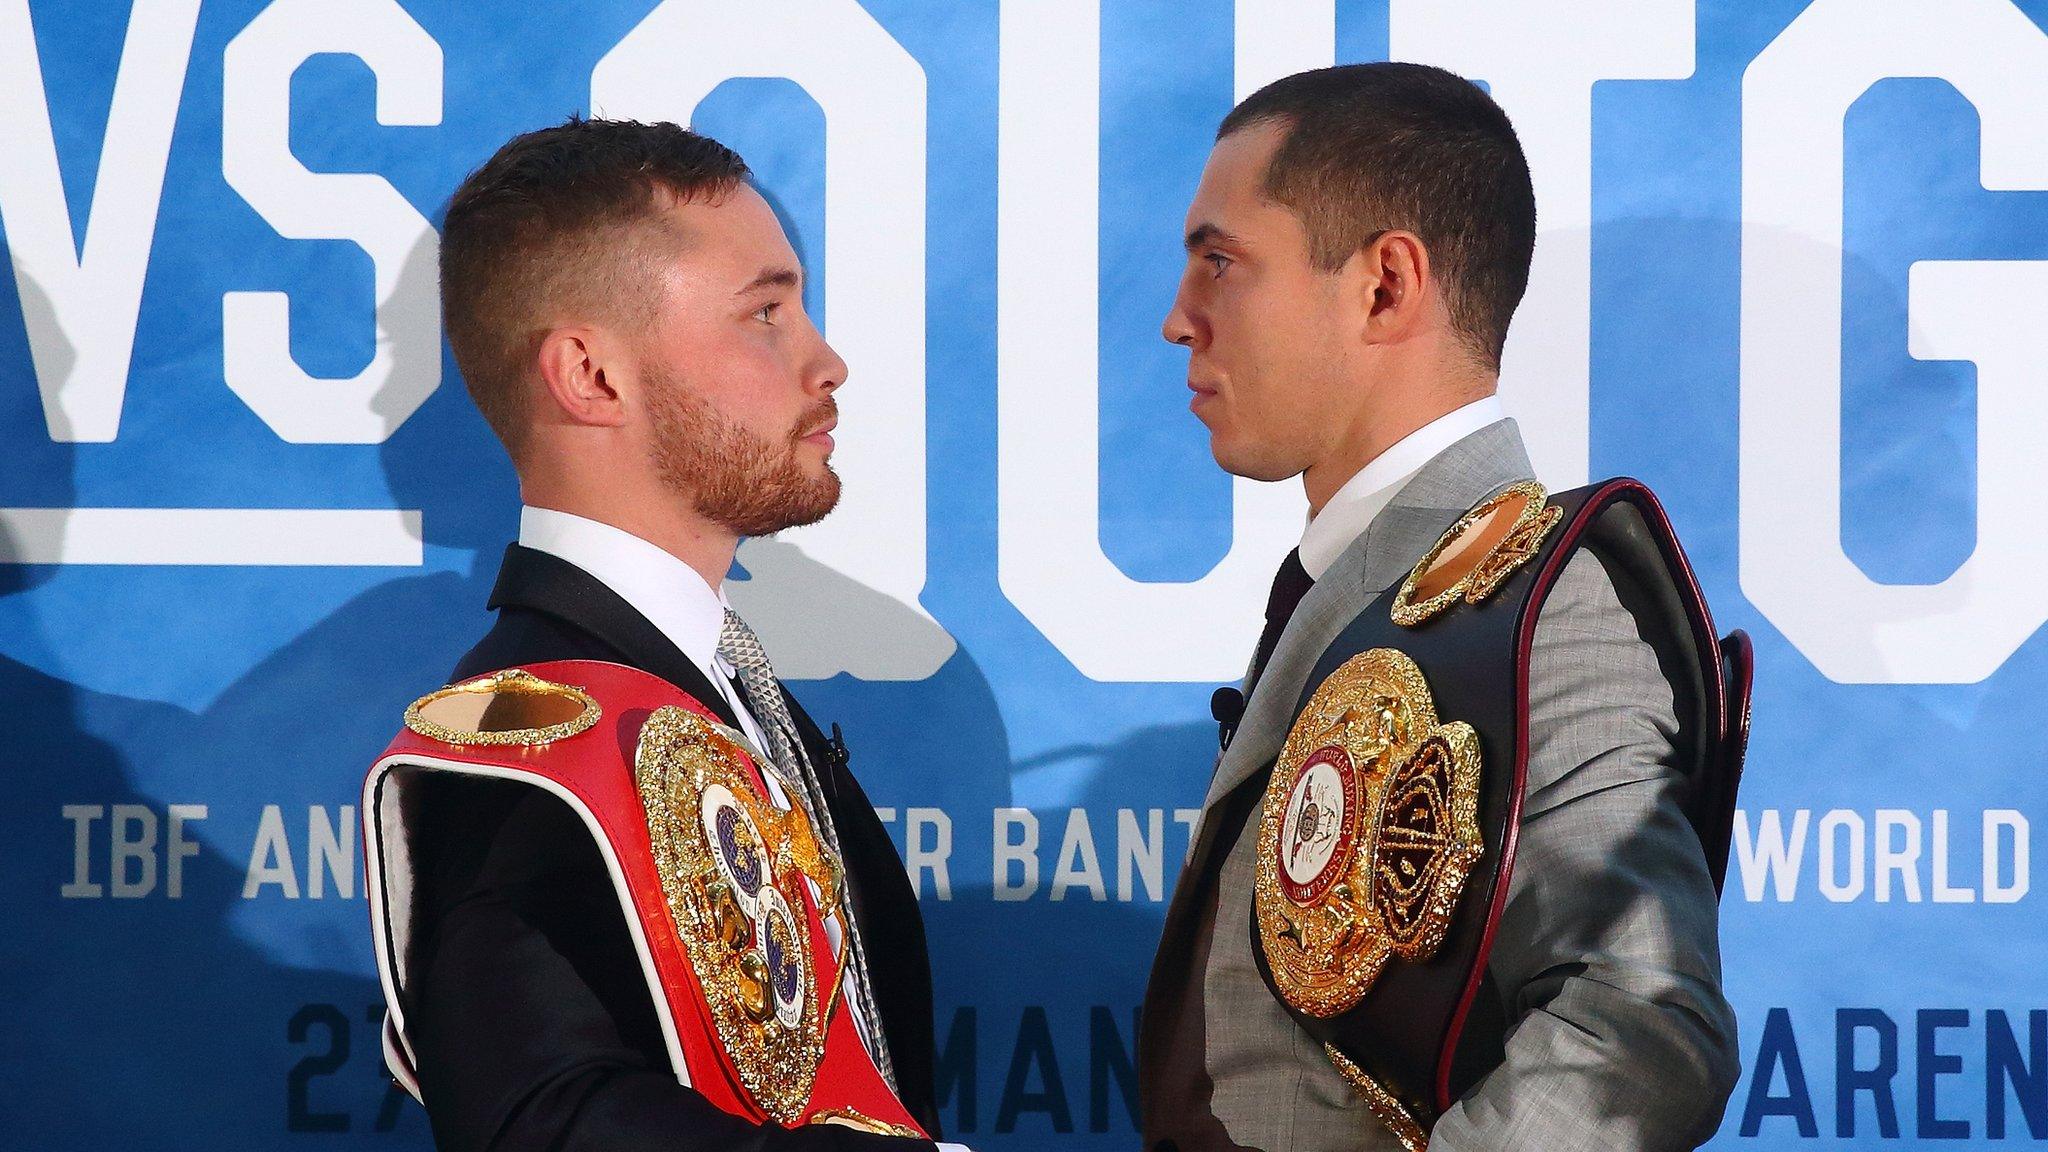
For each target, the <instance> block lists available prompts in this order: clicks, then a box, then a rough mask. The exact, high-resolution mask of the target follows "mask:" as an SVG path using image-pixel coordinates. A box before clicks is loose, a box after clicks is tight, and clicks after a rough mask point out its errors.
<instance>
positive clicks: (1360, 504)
mask: <svg viewBox="0 0 2048 1152" xmlns="http://www.w3.org/2000/svg"><path fill="white" fill-rule="evenodd" d="M1506 417H1507V411H1506V410H1505V409H1503V408H1502V407H1501V403H1500V397H1498V396H1484V397H1481V398H1480V399H1477V400H1474V401H1472V402H1471V403H1470V404H1467V405H1465V406H1464V407H1462V408H1453V409H1452V410H1450V411H1449V412H1446V413H1444V414H1443V415H1441V416H1439V417H1437V418H1436V419H1434V420H1432V421H1430V422H1429V423H1427V424H1424V425H1423V426H1422V427H1420V428H1417V429H1416V430H1415V431H1413V432H1410V433H1409V434H1408V435H1406V436H1403V437H1401V438H1400V439H1399V440H1396V441H1394V443H1393V444H1391V445H1389V446H1388V447H1387V450H1386V451H1384V452H1382V453H1380V454H1379V455H1378V456H1375V457H1373V458H1372V461H1371V462H1370V463H1368V464H1366V466H1365V467H1363V468H1360V469H1359V470H1358V471H1357V472H1356V473H1354V474H1353V475H1352V477H1351V479H1349V480H1346V481H1345V482H1344V486H1343V487H1341V488H1339V489H1337V493H1336V495H1334V496H1331V497H1330V501H1329V503H1327V504H1324V505H1323V510H1322V511H1321V512H1318V513H1316V514H1315V515H1314V516H1312V517H1310V518H1309V522H1308V527H1306V528H1304V529H1303V530H1302V533H1301V547H1300V551H1301V566H1302V567H1303V568H1304V569H1306V570H1307V571H1308V574H1309V577H1310V578H1311V579H1314V580H1320V579H1322V578H1323V573H1325V572H1328V571H1329V570H1330V565H1332V564H1334V563H1336V562H1337V557H1339V556H1341V555H1343V554H1344V550H1345V549H1346V548H1349V547H1351V542H1352V541H1353V540H1356V539H1358V537H1359V534H1360V533H1362V532H1364V531H1365V530H1366V527H1367V526H1368V525H1370V524H1371V523H1372V521H1373V518H1374V517H1375V516H1378V515H1379V514H1380V511H1381V510H1382V509H1384V508H1385V507H1386V506H1387V505H1388V504H1389V503H1391V502H1392V501H1393V499H1394V497H1395V496H1396V495H1398V494H1399V493H1400V491H1401V489H1402V488H1403V487H1405V486H1406V485H1407V483H1408V481H1409V479H1410V478H1412V477H1413V476H1414V475H1415V474H1416V473H1417V472H1419V471H1421V470H1422V466H1423V465H1424V464H1427V463H1429V462H1430V461H1431V460H1434V459H1435V458H1436V457H1437V455H1438V454H1440V453H1441V452H1443V450H1444V449H1446V448H1449V447H1450V446H1451V445H1453V444H1456V443H1457V442H1458V441H1460V440H1463V439H1464V438H1465V437H1467V436H1470V435H1471V434H1472V433H1474V432H1477V431H1479V430H1480V429H1481V428H1484V427H1486V426H1487V425H1488V424H1492V423H1494V422H1495V421H1498V420H1503V419H1505V418H1506Z"/></svg>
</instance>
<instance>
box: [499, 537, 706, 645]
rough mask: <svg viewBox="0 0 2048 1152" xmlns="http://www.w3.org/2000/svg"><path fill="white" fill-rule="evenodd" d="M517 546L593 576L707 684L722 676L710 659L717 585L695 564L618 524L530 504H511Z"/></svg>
mask: <svg viewBox="0 0 2048 1152" xmlns="http://www.w3.org/2000/svg"><path fill="white" fill-rule="evenodd" d="M519 544H520V546H521V547H523V548H532V549H534V550H535V551H537V552H546V553H548V554H549V555H551V556H555V557H558V558H560V559H563V560H567V561H568V562H569V563H571V564H574V565H576V566H577V567H578V568H581V569H583V570H584V571H585V572H588V573H590V574H591V575H592V576H594V577H596V578H597V580H598V582H599V583H601V584H603V585H604V586H605V587H607V588H609V589H611V590H612V591H613V592H616V593H618V595H619V598H620V599H622V600H624V601H625V602H626V603H628V604H630V605H632V606H633V609H634V611H636V612H638V613H640V614H641V615H642V616H645V617H647V620H648V622H649V623H651V624H653V625H654V626H655V627H656V628H658V629H660V630H661V633H662V635H664V636H666V637H668V639H669V642H670V643H672V644H674V645H675V646H676V647H677V648H679V649H681V650H682V653H683V655H685V656H687V657H689V658H690V662H691V663H692V664H695V665H696V666H697V667H698V669H699V670H701V671H702V672H703V673H704V675H705V676H707V677H709V678H710V680H711V682H712V684H714V685H716V684H717V683H719V680H720V679H721V678H722V677H723V676H724V675H725V674H726V672H725V669H724V668H722V667H721V665H722V664H723V661H720V660H719V659H718V636H719V633H720V632H721V631H723V630H724V628H725V610H726V607H727V602H726V599H725V590H724V589H723V588H722V587H719V588H714V587H712V586H711V585H710V584H708V583H706V582H705V580H704V577H703V576H702V575H701V574H699V573H698V571H697V570H696V569H695V568H692V567H690V566H689V565H688V564H685V563H683V562H682V561H681V560H678V559H676V558H675V557H674V556H672V555H670V554H669V553H667V552H665V551H663V550H662V549H661V548H659V547H657V546H655V545H653V544H650V543H649V542H647V541H645V540H642V539H641V538H640V537H638V536H635V535H633V534H632V533H631V532H628V531H626V530H624V529H622V528H614V527H612V526H611V525H610V524H606V523H603V522H602V521H598V520H592V519H589V518H588V517H584V516H577V515H575V514H573V513H569V512H557V511H555V510H554V509H552V508H536V507H534V506H532V505H530V504H529V505H526V506H524V507H522V508H520V509H519Z"/></svg>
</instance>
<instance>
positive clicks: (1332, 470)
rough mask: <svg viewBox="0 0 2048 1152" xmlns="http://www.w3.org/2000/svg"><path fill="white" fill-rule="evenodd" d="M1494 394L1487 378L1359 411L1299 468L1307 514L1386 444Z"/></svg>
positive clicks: (1389, 445) (1326, 500) (1316, 509)
mask: <svg viewBox="0 0 2048 1152" xmlns="http://www.w3.org/2000/svg"><path fill="white" fill-rule="evenodd" d="M1493 393H1494V382H1493V381H1492V380H1491V379H1489V380H1487V381H1485V382H1484V383H1483V384H1481V385H1477V386H1472V387H1461V388H1456V389H1444V388H1437V389H1431V390H1429V391H1428V392H1427V393H1424V394H1423V395H1421V396H1417V397H1416V398H1415V400H1414V401H1412V402H1410V403H1407V404H1403V405H1400V406H1398V407H1393V406H1388V407H1386V408H1384V409H1383V408H1381V407H1380V406H1374V407H1373V408H1371V409H1369V410H1367V411H1366V412H1364V413H1362V414H1361V416H1360V419H1359V420H1358V421H1357V422H1356V423H1355V424H1354V425H1353V426H1352V429H1351V431H1350V434H1349V435H1347V436H1346V437H1344V439H1343V440H1342V441H1340V442H1339V443H1338V444H1337V446H1336V448H1335V449H1334V450H1333V451H1332V452H1331V453H1330V454H1329V455H1328V456H1325V457H1324V458H1323V459H1321V460H1318V461H1316V462H1315V463H1314V464H1311V465H1309V466H1308V468H1306V469H1305V470H1303V472H1302V474H1301V487H1302V491H1303V493H1304V494H1305V495H1306V496H1307V497H1308V513H1309V516H1310V517H1311V518H1313V517H1314V516H1315V515H1316V514H1317V513H1320V512H1321V511H1322V510H1323V506H1324V505H1326V504H1328V503H1329V502H1330V497H1332V496H1335V495H1336V494H1337V490H1338V489H1339V488H1342V487H1343V486H1344V484H1345V482H1346V481H1348V480H1350V479H1351V478H1352V477H1353V476H1356V475H1358V473H1359V472H1361V471H1362V470H1364V469H1365V467H1366V466H1367V465H1369V464H1371V463H1372V462H1373V461H1375V460H1377V459H1379V458H1380V456H1381V455H1383V454H1384V453H1385V452H1386V451H1387V449H1389V448H1392V447H1393V446H1394V445H1396V444H1398V443H1400V442H1401V441H1403V440H1405V439H1407V438H1408V437H1409V436H1412V435H1414V434H1415V433H1416V432H1417V431H1419V430H1421V429H1422V428H1425V427H1427V426H1429V425H1430V424H1432V423H1434V422H1435V421H1437V420H1440V419H1442V418H1443V417H1444V416H1447V415H1449V414H1450V413H1452V412H1455V411H1457V410H1458V409H1460V408H1463V407H1464V406H1465V405H1467V404H1470V403H1472V402H1473V401H1475V400H1479V399H1481V398H1483V397H1486V396H1490V395H1492V394H1493Z"/></svg>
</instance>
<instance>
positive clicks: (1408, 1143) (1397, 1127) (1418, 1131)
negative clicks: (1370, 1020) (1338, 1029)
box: [1323, 1044, 1429, 1152]
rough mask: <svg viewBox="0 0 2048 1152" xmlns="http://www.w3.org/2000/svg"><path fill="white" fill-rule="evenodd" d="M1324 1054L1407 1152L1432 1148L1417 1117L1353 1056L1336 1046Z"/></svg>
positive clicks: (1324, 1046) (1328, 1045)
mask: <svg viewBox="0 0 2048 1152" xmlns="http://www.w3.org/2000/svg"><path fill="white" fill-rule="evenodd" d="M1323 1051H1324V1052H1326V1053H1328V1054H1329V1056H1330V1063H1332V1064H1335V1065H1336V1066H1337V1071H1338V1072H1339V1073H1340V1074H1342V1075H1343V1077H1344V1079H1345V1080H1347V1081H1349V1082H1350V1084H1351V1087H1352V1088H1353V1089H1355V1090H1356V1091H1357V1092H1358V1094H1359V1095H1360V1096H1361V1097H1363V1098H1364V1099H1365V1106H1366V1108H1367V1109H1369V1110H1370V1111H1371V1112H1372V1114H1373V1115H1374V1116H1377V1117H1379V1121H1380V1123H1382V1124H1385V1125H1386V1126H1387V1129H1388V1130H1389V1131H1391V1132H1392V1133H1393V1134H1394V1139H1396V1140H1399V1141H1400V1142H1401V1147H1402V1149H1403V1150H1404V1152H1424V1149H1426V1148H1428V1147H1429V1132H1428V1131H1427V1130H1426V1129H1424V1128H1423V1126H1422V1125H1421V1124H1420V1123H1419V1122H1418V1121H1417V1120H1416V1119H1415V1114H1414V1113H1413V1112H1410V1111H1409V1110H1408V1107H1407V1106H1406V1105H1404V1104H1402V1103H1401V1101H1400V1100H1398V1099H1396V1098H1395V1097H1394V1094H1393V1093H1392V1092H1389V1091H1387V1089H1386V1087H1385V1086H1384V1085H1382V1084H1381V1083H1380V1082H1379V1081H1378V1080H1375V1079H1373V1078H1372V1076H1371V1075H1369V1074H1368V1073H1367V1072H1366V1070H1365V1069H1363V1068H1360V1067H1359V1066H1358V1064H1357V1063H1356V1062H1355V1061H1353V1060H1352V1059H1351V1058H1350V1057H1349V1056H1346V1055H1344V1053H1342V1052H1339V1051H1338V1050H1337V1046H1336V1045H1334V1044H1325V1045H1323Z"/></svg>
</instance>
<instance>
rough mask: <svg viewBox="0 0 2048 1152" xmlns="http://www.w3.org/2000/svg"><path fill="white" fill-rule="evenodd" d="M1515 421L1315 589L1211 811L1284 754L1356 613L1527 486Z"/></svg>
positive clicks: (1459, 455) (1423, 483)
mask: <svg viewBox="0 0 2048 1152" xmlns="http://www.w3.org/2000/svg"><path fill="white" fill-rule="evenodd" d="M1529 475H1530V469H1529V458H1528V455H1527V453H1526V452H1524V451H1523V448H1522V439H1521V435H1520V433H1518V432H1517V431H1516V428H1515V422H1514V421H1513V420H1502V421H1498V422H1496V423H1493V424H1489V425H1487V426H1486V427H1484V428H1481V429H1480V430H1478V431H1477V432H1474V433H1472V434H1471V435H1469V436H1467V437H1465V438H1464V439H1463V440H1460V441H1458V442H1457V443H1455V444H1453V445H1451V446H1450V447H1449V448H1446V449H1444V450H1443V451H1442V452H1441V453H1438V454H1437V455H1436V456H1435V457H1434V458H1433V459H1431V460H1430V462H1429V463H1427V464H1425V465H1423V466H1422V468H1421V469H1420V470H1418V471H1417V472H1416V473H1415V475H1414V476H1413V477H1411V478H1410V479H1409V481H1408V483H1407V484H1405V485H1403V486H1402V488H1401V491H1400V492H1399V493H1398V494H1396V495H1395V497H1394V499H1393V500H1391V501H1389V502H1388V504H1387V506H1386V508H1384V509H1382V510H1381V512H1380V514H1379V515H1378V516H1376V517H1374V518H1373V521H1372V523H1371V524H1370V525H1368V526H1367V528H1366V530H1365V531H1364V532H1363V533H1361V534H1360V535H1359V537H1358V539H1356V540H1354V541H1352V542H1351V546H1350V547H1349V548H1346V549H1345V550H1344V552H1343V554H1342V555H1340V556H1338V557H1337V559H1336V561H1335V562H1334V563H1332V564H1331V565H1330V569H1329V571H1327V572H1325V573H1323V578H1322V579H1320V580H1318V581H1316V583H1315V587H1313V588H1311V589H1309V592H1308V595H1306V596H1304V597H1302V600H1301V606H1300V607H1298V608H1296V609H1295V611H1294V617H1293V619H1291V620H1289V621H1288V623H1287V630H1286V631H1284V632H1282V633H1281V634H1280V641H1279V643H1278V645H1277V646H1275V647H1274V649H1273V657H1272V659H1271V660H1270V661H1269V662H1268V663H1267V666H1266V670H1265V672H1264V673H1262V674H1261V675H1260V677H1259V683H1258V686H1257V687H1256V688H1255V689H1254V690H1253V692H1252V696H1251V699H1249V700H1247V701H1246V702H1245V713H1244V719H1243V721H1242V722H1241V723H1240V724H1239V726H1238V729H1237V735H1236V736H1235V737H1234V738H1232V740H1231V742H1230V747H1229V749H1228V750H1226V751H1225V752H1224V754H1223V755H1222V757H1220V758H1219V759H1218V760H1217V763H1216V773H1215V775H1214V776H1213V777H1212V778H1211V779H1210V781H1209V792H1208V795H1207V796H1206V797H1204V799H1203V801H1202V807H1203V809H1204V810H1205V811H1206V810H1207V809H1209V808H1212V807H1214V806H1215V804H1216V803H1217V801H1219V800H1221V799H1222V798H1223V797H1224V796H1225V795H1227V794H1228V793H1229V792H1230V791H1231V789H1233V788H1236V787H1237V786H1238V785H1239V784H1241V783H1243V782H1244V781H1246V780H1248V779H1250V778H1251V777H1252V776H1253V775H1255V774H1257V773H1258V772H1259V771H1261V770H1262V769H1264V768H1265V767H1266V766H1267V765H1268V764H1271V763H1272V762H1273V760H1274V759H1275V758H1276V757H1277V756H1279V754H1280V748H1281V746H1282V745H1283V744H1284V743H1285V742H1286V739H1287V730H1288V728H1289V726H1291V725H1292V723H1293V721H1294V711H1295V708H1294V706H1295V704H1296V702H1297V701H1299V700H1300V698H1301V693H1302V689H1303V688H1304V687H1306V686H1307V681H1308V676H1309V673H1310V672H1312V671H1314V670H1315V665H1316V661H1317V660H1319V659H1321V657H1322V654H1323V652H1324V651H1325V650H1327V649H1328V648H1329V646H1330V644H1331V643H1332V642H1334V641H1335V640H1336V639H1337V636H1338V634H1339V633H1341V632H1343V631H1344V629H1345V627H1346V626H1347V625H1349V624H1350V623H1351V622H1352V621H1353V620H1355V619H1357V618H1358V614H1359V613H1360V612H1363V611H1364V610H1365V609H1366V608H1367V607H1369V606H1370V605H1371V604H1372V603H1373V601H1375V600H1376V599H1378V597H1379V595H1380V593H1382V592H1383V591H1385V590H1386V589H1387V588H1388V587H1389V586H1390V585H1392V584H1393V583H1394V582H1395V581H1396V580H1398V579H1400V578H1401V576H1402V575H1404V574H1405V573H1406V572H1407V571H1408V570H1409V569H1410V568H1412V567H1414V565H1415V562H1416V561H1417V560H1419V559H1421V557H1422V554H1423V553H1424V552H1427V551H1428V550H1429V547H1430V545H1432V544H1434V543H1436V541H1437V538H1438V537H1440V536H1442V535H1443V533H1444V530H1445V529H1447V528H1449V527H1450V526H1451V524H1452V523H1454V522H1455V521H1456V520H1457V518H1458V517H1459V516H1462V515H1464V513H1465V511H1466V510H1467V509H1469V508H1471V507H1472V506H1473V505H1474V504H1477V503H1479V501H1481V500H1483V499H1485V498H1486V497H1487V496H1489V495H1491V494H1492V493H1494V492H1496V491H1498V490H1499V489H1501V488H1503V487H1505V486H1507V485H1509V484H1512V483H1514V482H1516V481H1518V480H1526V479H1528V478H1529Z"/></svg>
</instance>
